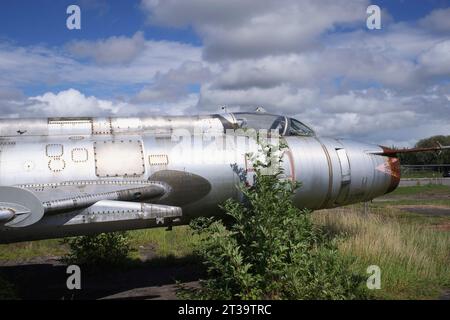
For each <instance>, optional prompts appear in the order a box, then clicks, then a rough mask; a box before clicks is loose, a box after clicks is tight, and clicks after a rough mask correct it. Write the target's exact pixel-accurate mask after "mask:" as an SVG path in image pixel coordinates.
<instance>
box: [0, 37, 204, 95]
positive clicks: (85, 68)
mask: <svg viewBox="0 0 450 320" xmlns="http://www.w3.org/2000/svg"><path fill="white" fill-rule="evenodd" d="M135 37H136V35H135ZM110 40H111V38H109V39H106V40H104V41H99V42H93V43H85V44H84V45H83V47H84V49H85V50H86V51H91V52H92V54H93V57H96V56H97V53H98V51H99V50H98V46H100V47H101V46H103V45H104V44H105V43H108V44H111V41H110ZM123 40H124V39H121V40H119V43H120V42H122V41H123ZM129 40H130V41H133V40H132V38H130V39H129ZM113 42H115V40H114V41H113ZM99 43H100V44H99ZM90 46H92V48H90ZM112 47H114V48H120V46H118V45H116V44H112ZM119 51H120V50H119ZM124 52H131V51H127V50H124V51H120V54H117V52H116V54H115V56H114V58H111V59H110V60H109V62H111V63H109V64H104V63H106V62H107V60H105V59H107V58H106V56H107V55H108V54H110V55H111V56H113V55H114V53H113V52H105V57H103V56H102V58H100V57H98V58H99V59H104V60H103V61H102V62H101V63H97V62H96V61H95V60H94V62H92V63H85V62H84V61H80V60H77V59H76V58H75V57H73V56H71V55H69V54H67V53H66V52H65V51H64V50H62V49H61V48H59V49H58V48H52V49H49V48H46V47H43V46H31V47H18V46H14V45H12V44H9V43H1V42H0V86H2V85H3V86H6V85H7V86H15V85H29V84H34V83H39V84H41V85H58V86H61V85H64V84H70V85H74V84H80V83H81V84H93V85H107V86H120V85H130V84H142V83H151V82H152V80H153V77H154V76H155V75H156V74H157V73H158V72H159V73H161V72H167V71H168V70H170V69H174V68H178V67H179V66H181V65H182V64H183V63H184V62H186V61H201V48H198V47H195V46H192V45H188V44H183V43H179V42H171V41H150V40H146V41H145V43H144V44H143V49H140V51H139V54H137V55H136V56H134V57H132V56H131V55H128V56H127V54H125V53H124ZM125 58H127V59H128V61H127V63H112V62H113V61H115V62H119V61H120V59H122V60H121V61H122V62H125V60H124V59H125ZM99 62H100V61H99Z"/></svg>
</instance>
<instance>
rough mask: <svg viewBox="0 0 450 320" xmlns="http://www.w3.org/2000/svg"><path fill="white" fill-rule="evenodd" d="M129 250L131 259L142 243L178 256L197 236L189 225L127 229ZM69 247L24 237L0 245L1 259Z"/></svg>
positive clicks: (190, 248) (157, 255)
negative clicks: (168, 228) (167, 228)
mask: <svg viewBox="0 0 450 320" xmlns="http://www.w3.org/2000/svg"><path fill="white" fill-rule="evenodd" d="M129 235H130V243H131V248H132V251H131V253H130V258H131V259H139V258H140V256H139V249H142V248H140V247H142V246H146V247H147V246H148V247H151V248H152V251H154V252H153V256H154V257H155V258H167V257H175V258H181V257H185V256H187V255H190V254H192V251H193V248H194V244H195V242H196V240H197V237H196V236H194V235H192V234H191V232H190V228H189V227H188V226H176V227H173V229H172V230H171V231H166V229H165V228H153V229H142V230H134V231H129ZM67 251H68V248H67V246H65V245H63V244H61V240H58V239H51V240H40V241H27V242H20V243H13V244H2V245H0V261H2V260H3V261H7V260H27V259H32V258H37V257H48V256H57V257H59V256H63V255H64V254H66V253H67Z"/></svg>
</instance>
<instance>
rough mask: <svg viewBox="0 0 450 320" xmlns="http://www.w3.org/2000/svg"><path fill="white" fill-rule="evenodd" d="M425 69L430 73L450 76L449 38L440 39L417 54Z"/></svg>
mask: <svg viewBox="0 0 450 320" xmlns="http://www.w3.org/2000/svg"><path fill="white" fill-rule="evenodd" d="M419 61H420V63H421V65H422V67H423V68H425V71H426V72H427V73H428V74H432V75H444V76H447V77H449V76H450V40H446V41H442V42H439V43H437V44H435V45H434V46H432V47H431V48H429V49H428V50H426V51H425V52H423V53H422V54H421V55H420V56H419Z"/></svg>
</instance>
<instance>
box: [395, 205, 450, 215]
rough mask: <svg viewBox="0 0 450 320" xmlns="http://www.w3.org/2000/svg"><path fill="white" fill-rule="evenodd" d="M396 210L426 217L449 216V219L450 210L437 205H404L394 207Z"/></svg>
mask: <svg viewBox="0 0 450 320" xmlns="http://www.w3.org/2000/svg"><path fill="white" fill-rule="evenodd" d="M395 207H396V208H398V209H400V210H403V211H407V212H411V213H418V214H423V215H427V216H441V217H445V216H449V217H450V208H449V207H446V206H437V205H404V206H395Z"/></svg>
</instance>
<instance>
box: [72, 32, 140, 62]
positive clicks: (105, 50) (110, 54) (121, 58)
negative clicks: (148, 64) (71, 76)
mask: <svg viewBox="0 0 450 320" xmlns="http://www.w3.org/2000/svg"><path fill="white" fill-rule="evenodd" d="M144 49H145V39H144V35H143V33H142V32H136V33H135V34H134V35H133V36H132V37H131V38H128V37H123V36H122V37H110V38H108V39H105V40H98V41H80V40H79V41H73V42H71V43H70V44H69V45H67V50H68V51H69V52H70V53H72V54H73V55H74V56H76V57H78V58H92V59H94V60H95V61H96V62H97V63H99V64H114V63H129V62H131V61H132V60H134V59H135V58H136V57H137V56H138V55H139V54H140V53H142V51H143V50H144Z"/></svg>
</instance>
